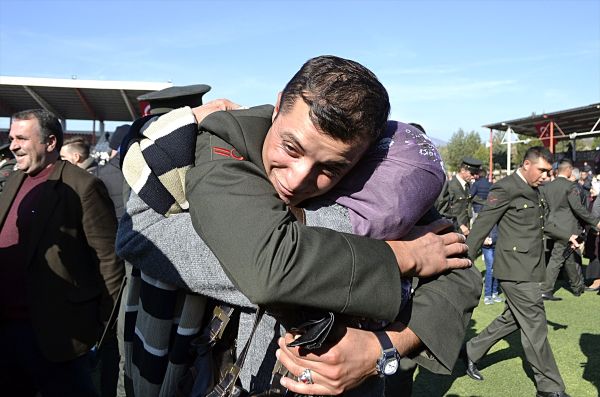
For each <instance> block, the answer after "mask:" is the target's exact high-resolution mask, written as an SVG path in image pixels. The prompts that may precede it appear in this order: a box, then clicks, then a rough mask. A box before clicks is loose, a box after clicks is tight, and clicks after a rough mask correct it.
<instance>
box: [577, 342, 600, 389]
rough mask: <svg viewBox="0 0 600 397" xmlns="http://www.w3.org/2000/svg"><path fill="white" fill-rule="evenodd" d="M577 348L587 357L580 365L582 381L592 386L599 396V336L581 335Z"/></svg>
mask: <svg viewBox="0 0 600 397" xmlns="http://www.w3.org/2000/svg"><path fill="white" fill-rule="evenodd" d="M579 346H581V351H582V352H583V354H585V355H586V357H587V362H586V363H581V366H582V367H583V379H585V380H587V381H588V382H590V383H591V384H592V385H594V387H595V388H596V389H597V391H598V395H600V335H594V334H581V337H580V338H579Z"/></svg>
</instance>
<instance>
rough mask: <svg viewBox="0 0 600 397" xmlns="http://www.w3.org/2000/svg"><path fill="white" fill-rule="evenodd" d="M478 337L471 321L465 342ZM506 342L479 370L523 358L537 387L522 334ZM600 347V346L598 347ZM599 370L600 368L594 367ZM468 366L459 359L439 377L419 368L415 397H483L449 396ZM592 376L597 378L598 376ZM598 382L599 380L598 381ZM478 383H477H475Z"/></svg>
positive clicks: (517, 332) (599, 359)
mask: <svg viewBox="0 0 600 397" xmlns="http://www.w3.org/2000/svg"><path fill="white" fill-rule="evenodd" d="M554 326H558V327H563V325H561V324H555V325H554ZM476 335H477V333H476V331H475V321H474V320H471V321H470V323H469V329H468V330H467V333H466V336H465V340H469V339H471V338H473V337H475V336H476ZM599 337H600V336H599ZM504 340H505V341H506V342H507V343H508V347H507V348H505V349H502V350H498V351H495V352H493V353H490V354H486V355H485V356H484V357H483V358H482V359H481V361H480V362H479V363H478V368H479V369H480V370H481V369H485V368H488V367H490V366H492V365H494V364H496V363H499V362H501V361H505V360H510V359H512V358H515V357H520V358H521V365H522V367H523V372H525V374H526V375H527V377H528V378H529V379H530V380H531V382H532V383H533V384H534V385H535V380H534V377H533V371H532V370H531V368H530V366H529V364H528V363H527V360H526V359H525V354H524V352H523V347H522V346H521V332H520V330H517V331H515V332H513V333H512V334H510V335H508V336H507V337H506V338H504ZM596 346H600V345H596ZM594 360H596V361H597V362H598V361H600V357H598V354H596V357H594ZM593 368H595V369H597V368H598V367H597V366H596V367H593ZM465 370H466V365H465V362H464V358H462V357H459V359H458V361H457V362H456V365H455V366H454V369H453V370H452V374H451V375H437V374H434V373H432V372H429V371H427V370H426V369H424V368H419V372H418V374H417V376H416V377H415V384H414V390H415V391H416V392H417V393H415V394H414V396H427V397H437V396H439V397H441V396H446V397H479V396H481V397H483V394H471V395H469V396H464V395H461V396H459V395H457V394H452V393H450V394H447V393H448V390H450V388H451V387H452V384H453V383H454V381H455V380H456V379H457V378H460V377H462V376H467V375H466V374H465ZM590 376H597V375H596V374H594V375H591V374H590ZM596 381H597V379H596ZM473 382H476V381H473Z"/></svg>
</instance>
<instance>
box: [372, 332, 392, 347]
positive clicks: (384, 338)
mask: <svg viewBox="0 0 600 397" xmlns="http://www.w3.org/2000/svg"><path fill="white" fill-rule="evenodd" d="M374 334H375V336H376V337H377V339H378V340H379V344H380V345H381V350H382V351H386V350H389V349H393V348H394V344H393V343H392V340H391V339H390V337H389V336H388V334H387V333H386V332H385V331H375V332H374Z"/></svg>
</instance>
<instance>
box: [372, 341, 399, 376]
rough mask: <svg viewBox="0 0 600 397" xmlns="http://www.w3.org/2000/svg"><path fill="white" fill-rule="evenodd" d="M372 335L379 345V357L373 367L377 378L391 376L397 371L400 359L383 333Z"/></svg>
mask: <svg viewBox="0 0 600 397" xmlns="http://www.w3.org/2000/svg"><path fill="white" fill-rule="evenodd" d="M374 334H375V336H377V339H379V344H380V345H381V356H380V357H379V359H378V360H377V364H376V365H375V367H376V369H377V373H378V374H379V376H389V375H393V374H395V373H396V371H398V368H399V367H400V358H402V357H401V356H400V353H398V350H396V348H395V347H394V345H393V344H392V341H391V340H390V337H389V336H387V334H386V333H385V331H377V332H374Z"/></svg>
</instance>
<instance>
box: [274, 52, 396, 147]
mask: <svg viewBox="0 0 600 397" xmlns="http://www.w3.org/2000/svg"><path fill="white" fill-rule="evenodd" d="M298 98H302V100H303V101H304V102H305V103H306V104H307V105H308V107H309V109H310V110H309V117H310V119H311V121H312V122H313V124H314V125H315V126H316V127H317V128H319V129H320V130H321V131H323V133H325V134H327V135H329V136H331V137H333V138H335V139H339V140H341V141H343V142H354V141H357V140H363V139H366V140H368V141H369V142H373V141H375V140H376V139H377V138H378V137H379V135H380V134H381V133H382V132H383V131H385V128H386V126H387V119H388V116H389V113H390V100H389V97H388V93H387V91H386V89H385V88H384V87H383V85H382V84H381V83H380V82H379V80H378V79H377V77H376V76H375V75H374V74H373V72H371V71H370V70H369V69H367V68H366V67H364V66H362V65H361V64H359V63H358V62H354V61H351V60H348V59H344V58H339V57H336V56H332V55H324V56H319V57H316V58H312V59H309V60H308V61H307V62H306V63H305V64H304V65H302V67H301V68H300V70H299V71H298V72H297V73H296V74H295V75H294V77H292V79H291V80H290V81H289V82H288V83H287V84H286V86H285V88H284V89H283V92H282V93H281V102H280V109H279V110H280V112H281V113H282V114H285V113H286V112H288V111H290V110H291V109H292V107H293V106H294V104H295V103H296V100H297V99H298Z"/></svg>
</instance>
